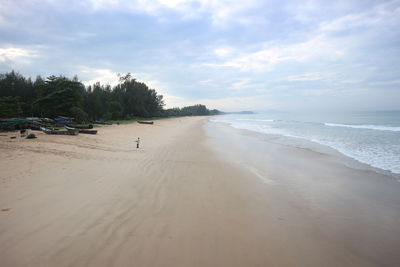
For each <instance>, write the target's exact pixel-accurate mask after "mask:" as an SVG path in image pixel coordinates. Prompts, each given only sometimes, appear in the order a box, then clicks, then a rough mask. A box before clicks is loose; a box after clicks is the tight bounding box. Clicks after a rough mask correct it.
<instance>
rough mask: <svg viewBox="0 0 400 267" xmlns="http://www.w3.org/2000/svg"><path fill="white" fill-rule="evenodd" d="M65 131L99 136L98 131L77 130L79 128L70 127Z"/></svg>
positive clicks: (66, 127)
mask: <svg viewBox="0 0 400 267" xmlns="http://www.w3.org/2000/svg"><path fill="white" fill-rule="evenodd" d="M64 128H65V129H67V130H68V131H78V132H79V133H83V134H97V130H89V129H77V128H72V127H68V126H66V125H65V126H64Z"/></svg>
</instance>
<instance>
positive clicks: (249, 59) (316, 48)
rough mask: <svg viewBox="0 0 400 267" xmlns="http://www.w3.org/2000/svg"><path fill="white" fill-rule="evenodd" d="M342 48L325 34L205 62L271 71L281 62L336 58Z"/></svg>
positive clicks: (269, 45) (241, 68)
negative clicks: (294, 42) (217, 61)
mask: <svg viewBox="0 0 400 267" xmlns="http://www.w3.org/2000/svg"><path fill="white" fill-rule="evenodd" d="M344 53H345V51H344V49H343V48H342V47H340V46H339V45H338V44H336V43H335V42H334V41H333V40H331V39H329V38H327V37H326V36H325V35H317V36H314V37H313V38H311V39H309V40H307V41H305V42H302V43H296V44H291V45H274V44H267V45H265V48H264V49H260V50H258V51H256V52H249V53H245V52H242V53H241V54H240V55H239V56H237V57H234V58H233V59H231V60H228V61H226V62H223V63H206V64H205V65H206V66H210V67H231V68H236V69H239V70H240V71H250V72H254V71H255V72H259V71H271V70H272V69H273V66H275V65H277V64H278V63H281V62H286V61H297V62H305V61H308V60H312V59H316V58H318V59H324V60H336V59H338V58H340V57H341V56H343V55H344Z"/></svg>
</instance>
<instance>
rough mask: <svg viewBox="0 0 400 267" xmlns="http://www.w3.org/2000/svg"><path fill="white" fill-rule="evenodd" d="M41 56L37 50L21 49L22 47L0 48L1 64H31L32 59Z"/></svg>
mask: <svg viewBox="0 0 400 267" xmlns="http://www.w3.org/2000/svg"><path fill="white" fill-rule="evenodd" d="M39 55H40V53H39V51H38V50H37V49H32V48H21V47H6V48H0V63H4V62H12V63H24V64H25V63H29V62H30V61H29V59H30V58H34V57H38V56H39Z"/></svg>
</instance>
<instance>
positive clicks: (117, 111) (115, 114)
mask: <svg viewBox="0 0 400 267" xmlns="http://www.w3.org/2000/svg"><path fill="white" fill-rule="evenodd" d="M122 112H123V109H122V105H121V103H119V102H118V101H111V102H110V113H111V118H112V119H113V120H117V119H119V118H121V117H122Z"/></svg>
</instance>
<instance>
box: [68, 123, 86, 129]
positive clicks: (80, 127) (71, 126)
mask: <svg viewBox="0 0 400 267" xmlns="http://www.w3.org/2000/svg"><path fill="white" fill-rule="evenodd" d="M66 126H68V127H70V128H75V129H93V124H89V125H73V124H67V125H66Z"/></svg>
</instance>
